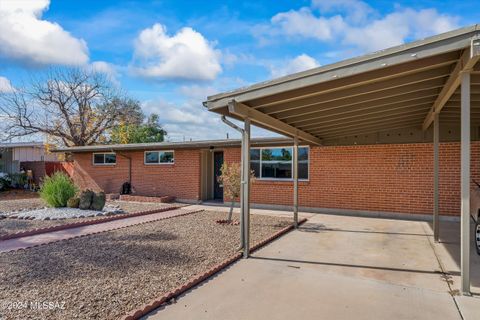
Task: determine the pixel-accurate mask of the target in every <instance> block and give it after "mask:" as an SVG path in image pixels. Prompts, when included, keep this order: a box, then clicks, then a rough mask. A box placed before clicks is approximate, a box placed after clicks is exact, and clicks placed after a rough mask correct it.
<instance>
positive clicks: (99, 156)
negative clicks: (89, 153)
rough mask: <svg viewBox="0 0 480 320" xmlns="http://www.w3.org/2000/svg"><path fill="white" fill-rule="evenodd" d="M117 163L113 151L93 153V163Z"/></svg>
mask: <svg viewBox="0 0 480 320" xmlns="http://www.w3.org/2000/svg"><path fill="white" fill-rule="evenodd" d="M116 163H117V155H116V154H115V153H112V152H109V153H94V154H93V164H94V165H114V164H116Z"/></svg>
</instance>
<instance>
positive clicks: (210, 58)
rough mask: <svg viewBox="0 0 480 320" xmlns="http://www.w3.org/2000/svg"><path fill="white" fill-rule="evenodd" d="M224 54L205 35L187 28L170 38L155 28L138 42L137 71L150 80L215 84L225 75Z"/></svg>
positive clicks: (141, 35)
mask: <svg viewBox="0 0 480 320" xmlns="http://www.w3.org/2000/svg"><path fill="white" fill-rule="evenodd" d="M219 59H220V52H219V51H218V50H215V49H214V45H213V44H212V43H210V42H208V41H207V39H205V38H204V37H203V35H202V34H200V33H199V32H197V31H195V30H193V29H192V28H188V27H186V28H183V29H181V30H180V31H178V32H177V33H176V34H175V35H173V36H169V35H168V34H167V30H166V27H165V26H163V25H161V24H158V23H156V24H154V25H153V26H152V27H151V28H147V29H144V30H143V31H142V32H141V33H140V35H139V36H138V38H137V39H136V40H135V52H134V63H133V66H132V68H133V71H134V72H135V73H136V74H138V75H140V76H143V77H147V78H167V79H186V80H213V79H215V78H216V76H217V75H218V74H219V73H220V72H221V71H222V67H221V66H220V62H219Z"/></svg>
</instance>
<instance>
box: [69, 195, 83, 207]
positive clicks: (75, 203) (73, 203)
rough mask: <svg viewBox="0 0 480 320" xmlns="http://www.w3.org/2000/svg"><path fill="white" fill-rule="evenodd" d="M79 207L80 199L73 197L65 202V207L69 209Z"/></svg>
mask: <svg viewBox="0 0 480 320" xmlns="http://www.w3.org/2000/svg"><path fill="white" fill-rule="evenodd" d="M79 205H80V198H77V197H73V198H70V199H68V201H67V207H69V208H78V207H79Z"/></svg>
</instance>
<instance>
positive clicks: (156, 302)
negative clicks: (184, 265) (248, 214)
mask: <svg viewBox="0 0 480 320" xmlns="http://www.w3.org/2000/svg"><path fill="white" fill-rule="evenodd" d="M306 221H307V219H301V220H300V221H299V222H298V224H299V225H301V224H303V223H305V222H306ZM293 228H294V227H293V225H289V226H287V227H285V228H283V229H281V230H279V231H277V232H275V233H274V234H273V235H271V236H270V237H268V238H266V239H264V240H262V241H260V242H259V243H257V244H255V245H254V246H252V248H251V252H254V251H256V250H258V249H260V248H262V247H263V246H265V245H267V244H268V243H270V242H272V241H273V240H275V239H277V238H279V237H281V236H282V235H284V234H285V233H287V232H289V231H291V230H292V229H293ZM241 258H242V253H241V252H238V253H235V254H234V255H232V256H230V257H229V258H227V259H225V260H224V261H223V262H220V263H219V264H217V265H215V266H213V267H211V268H210V269H208V270H207V271H205V272H203V273H200V274H197V275H195V276H194V277H193V278H191V279H190V280H188V281H187V282H185V283H184V284H182V285H180V286H178V287H177V288H175V289H173V290H171V291H169V292H167V293H165V294H164V295H162V296H160V297H159V298H157V299H153V300H152V301H150V302H149V303H146V304H144V305H142V306H141V307H140V308H139V309H137V310H133V311H131V312H130V313H128V314H127V315H125V316H124V317H122V318H121V319H123V320H137V319H140V318H141V317H143V316H145V315H147V314H148V313H150V312H152V311H153V310H155V309H158V308H159V307H160V306H162V305H163V304H165V303H167V302H168V301H170V300H171V299H174V298H176V297H178V296H179V295H181V294H182V293H184V292H186V291H188V290H190V289H192V288H193V287H195V286H197V285H198V284H200V283H201V282H203V281H205V280H207V279H208V278H210V277H211V276H213V275H215V274H216V273H218V272H220V271H221V270H223V269H225V268H226V267H228V266H229V265H231V264H233V263H234V262H236V261H238V260H240V259H241Z"/></svg>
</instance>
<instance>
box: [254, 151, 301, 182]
mask: <svg viewBox="0 0 480 320" xmlns="http://www.w3.org/2000/svg"><path fill="white" fill-rule="evenodd" d="M308 153H309V148H308V147H299V148H298V179H301V180H308V164H309V159H308ZM292 159H293V149H292V147H284V148H255V149H251V150H250V168H251V170H253V171H254V174H255V177H256V178H259V179H285V180H288V179H292V176H293V170H292V169H293V161H292Z"/></svg>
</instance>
